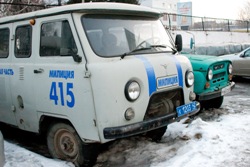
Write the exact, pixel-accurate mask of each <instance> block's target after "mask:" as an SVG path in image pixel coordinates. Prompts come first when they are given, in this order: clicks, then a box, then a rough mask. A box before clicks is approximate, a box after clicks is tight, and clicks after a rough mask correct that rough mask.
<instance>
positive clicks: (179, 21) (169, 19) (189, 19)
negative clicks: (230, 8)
mask: <svg viewBox="0 0 250 167" xmlns="http://www.w3.org/2000/svg"><path fill="white" fill-rule="evenodd" d="M162 21H163V24H164V25H165V26H166V27H167V28H169V29H171V30H192V31H234V32H249V31H250V23H249V21H243V20H231V19H218V18H209V17H197V16H188V15H178V14H171V13H164V14H163V17H162Z"/></svg>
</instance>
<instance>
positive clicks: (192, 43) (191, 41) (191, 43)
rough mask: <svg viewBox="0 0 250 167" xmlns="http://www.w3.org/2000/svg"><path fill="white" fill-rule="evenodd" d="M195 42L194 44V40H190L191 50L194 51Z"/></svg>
mask: <svg viewBox="0 0 250 167" xmlns="http://www.w3.org/2000/svg"><path fill="white" fill-rule="evenodd" d="M194 44H195V42H194V38H191V39H190V49H193V46H194Z"/></svg>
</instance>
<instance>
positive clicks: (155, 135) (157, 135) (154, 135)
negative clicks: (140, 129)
mask: <svg viewBox="0 0 250 167" xmlns="http://www.w3.org/2000/svg"><path fill="white" fill-rule="evenodd" d="M166 130H167V126H164V127H161V128H159V129H155V130H152V131H149V132H147V133H146V136H147V137H149V138H151V139H152V141H155V142H158V141H160V140H161V138H162V136H163V135H164V134H165V132H166Z"/></svg>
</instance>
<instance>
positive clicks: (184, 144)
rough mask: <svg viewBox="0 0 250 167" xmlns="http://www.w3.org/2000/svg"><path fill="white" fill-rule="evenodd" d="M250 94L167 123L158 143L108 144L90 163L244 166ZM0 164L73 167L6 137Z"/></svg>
mask: <svg viewBox="0 0 250 167" xmlns="http://www.w3.org/2000/svg"><path fill="white" fill-rule="evenodd" d="M249 101H250V97H249V96H242V95H234V96H226V97H225V100H224V103H223V106H222V108H221V109H214V110H209V111H202V112H201V113H200V114H199V115H197V116H196V117H195V118H194V119H193V120H183V121H180V122H177V123H173V124H171V125H169V126H168V130H167V132H166V133H165V135H164V136H163V138H162V140H161V141H160V142H159V143H155V142H152V141H149V140H148V139H147V138H145V137H143V136H135V137H130V138H127V139H121V140H117V141H114V142H112V143H111V144H109V145H107V146H106V147H107V148H106V149H104V150H103V151H102V152H101V153H100V155H99V156H98V159H97V164H96V165H95V167H107V166H109V167H118V166H119V167H132V166H137V167H138V166H141V167H149V166H151V167H173V166H174V167H196V166H202V167H221V166H229V167H249V166H250V104H249ZM4 145H5V156H6V164H5V166H4V167H73V165H72V164H71V163H68V162H64V161H59V160H53V159H49V158H45V157H43V156H42V155H38V154H36V153H33V152H30V151H28V150H26V149H24V148H21V147H19V146H17V145H15V144H11V143H9V142H7V141H5V142H4Z"/></svg>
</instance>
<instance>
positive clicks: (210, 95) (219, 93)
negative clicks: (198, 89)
mask: <svg viewBox="0 0 250 167" xmlns="http://www.w3.org/2000/svg"><path fill="white" fill-rule="evenodd" d="M234 87H235V83H234V82H230V84H229V85H228V86H226V87H225V88H222V89H220V90H218V91H214V92H209V93H202V94H197V95H196V100H198V101H203V100H210V99H214V98H217V97H221V96H224V95H225V94H227V93H229V92H231V91H232V89H233V88H234Z"/></svg>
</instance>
